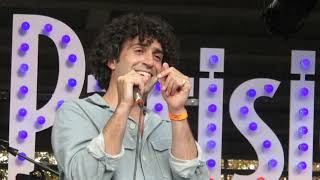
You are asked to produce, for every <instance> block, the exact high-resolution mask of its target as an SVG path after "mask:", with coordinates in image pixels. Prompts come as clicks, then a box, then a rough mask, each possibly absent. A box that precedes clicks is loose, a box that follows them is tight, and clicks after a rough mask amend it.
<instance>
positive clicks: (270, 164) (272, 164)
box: [268, 159, 278, 169]
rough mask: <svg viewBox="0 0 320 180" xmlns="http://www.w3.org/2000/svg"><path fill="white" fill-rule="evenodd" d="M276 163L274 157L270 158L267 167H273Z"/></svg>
mask: <svg viewBox="0 0 320 180" xmlns="http://www.w3.org/2000/svg"><path fill="white" fill-rule="evenodd" d="M277 165H278V161H277V160H275V159H271V160H269V161H268V167H269V168H270V169H273V168H275V167H276V166H277Z"/></svg>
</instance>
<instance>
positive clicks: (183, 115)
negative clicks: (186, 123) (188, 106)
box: [169, 111, 188, 121]
mask: <svg viewBox="0 0 320 180" xmlns="http://www.w3.org/2000/svg"><path fill="white" fill-rule="evenodd" d="M169 118H170V120H171V121H182V120H186V119H187V118H188V112H187V111H185V112H183V113H180V114H172V113H171V112H169Z"/></svg>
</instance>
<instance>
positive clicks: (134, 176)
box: [133, 105, 144, 180]
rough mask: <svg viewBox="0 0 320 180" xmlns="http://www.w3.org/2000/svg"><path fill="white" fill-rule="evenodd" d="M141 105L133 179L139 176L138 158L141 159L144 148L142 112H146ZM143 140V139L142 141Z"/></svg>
mask: <svg viewBox="0 0 320 180" xmlns="http://www.w3.org/2000/svg"><path fill="white" fill-rule="evenodd" d="M139 107H140V113H139V122H138V131H137V141H136V157H135V159H134V169H133V172H134V174H133V180H136V178H137V166H138V160H139V159H140V155H141V149H142V147H141V146H142V143H140V138H141V139H142V137H143V131H141V124H142V123H143V122H142V121H143V119H142V113H143V112H144V107H143V105H141V106H140V105H139ZM140 132H141V136H140ZM141 142H142V141H141Z"/></svg>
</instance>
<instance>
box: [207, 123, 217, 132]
mask: <svg viewBox="0 0 320 180" xmlns="http://www.w3.org/2000/svg"><path fill="white" fill-rule="evenodd" d="M216 130H217V126H216V125H215V124H214V123H209V124H208V126H207V131H208V133H210V134H212V133H214V132H215V131H216Z"/></svg>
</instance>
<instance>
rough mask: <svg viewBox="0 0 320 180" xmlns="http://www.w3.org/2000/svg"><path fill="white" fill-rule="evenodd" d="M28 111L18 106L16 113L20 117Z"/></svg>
mask: <svg viewBox="0 0 320 180" xmlns="http://www.w3.org/2000/svg"><path fill="white" fill-rule="evenodd" d="M27 113H28V111H27V110H26V109H25V108H20V109H19V111H18V114H19V116H20V117H25V116H26V115H27Z"/></svg>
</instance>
